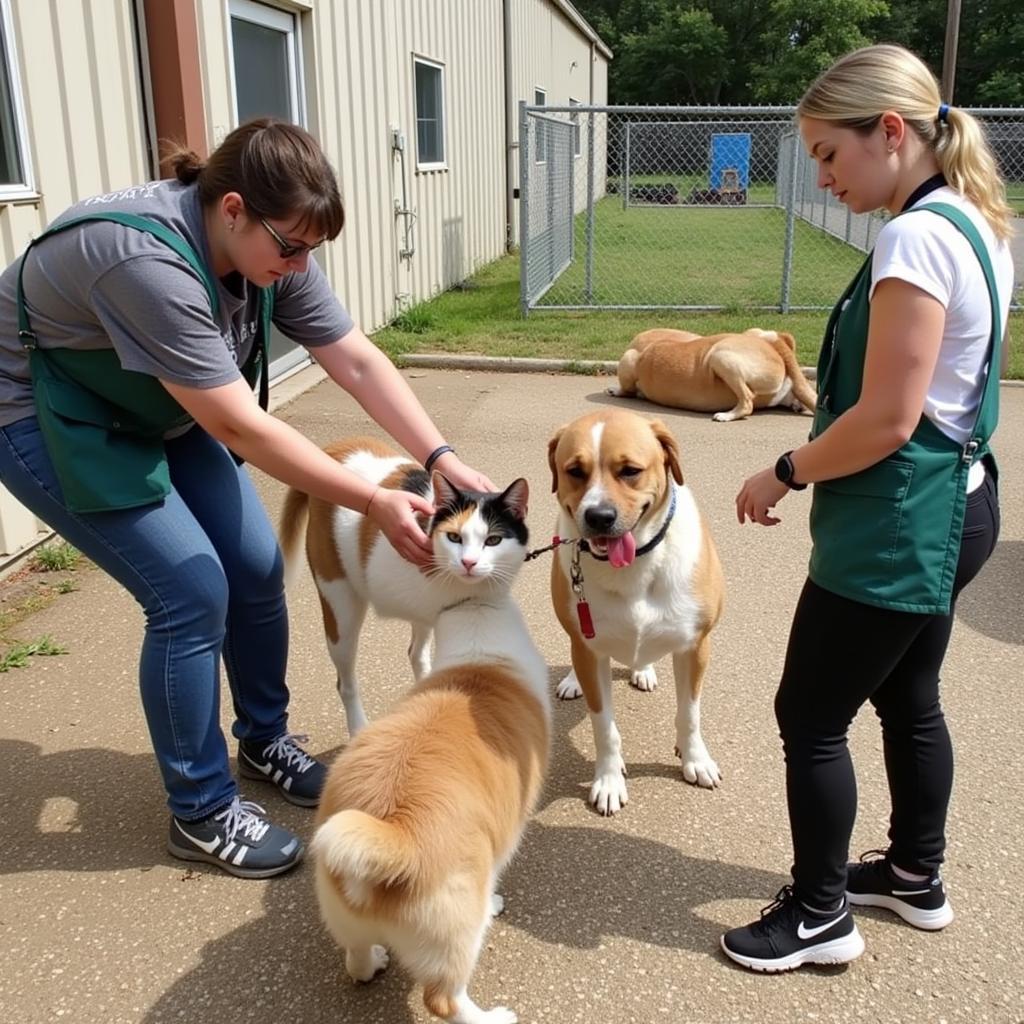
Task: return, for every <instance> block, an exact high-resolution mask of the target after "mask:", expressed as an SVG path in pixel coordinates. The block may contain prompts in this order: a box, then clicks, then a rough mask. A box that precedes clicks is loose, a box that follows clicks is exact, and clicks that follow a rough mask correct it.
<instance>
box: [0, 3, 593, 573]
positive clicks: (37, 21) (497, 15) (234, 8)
mask: <svg viewBox="0 0 1024 1024" xmlns="http://www.w3.org/2000/svg"><path fill="white" fill-rule="evenodd" d="M0 31H2V41H0V58H2V62H3V67H2V68H0V258H2V259H3V262H4V265H6V264H8V263H10V262H11V261H12V260H14V259H15V258H16V257H17V256H18V255H19V254H20V252H21V250H22V249H23V248H24V246H25V244H26V243H27V242H28V240H29V239H30V238H31V237H32V236H33V235H34V234H37V233H38V232H39V231H40V230H41V229H42V228H43V227H44V226H45V225H46V224H47V223H48V222H49V221H50V220H51V219H52V218H53V217H55V216H56V215H57V214H58V213H60V212H61V210H63V209H64V208H65V207H66V206H68V205H70V204H71V203H72V202H74V201H75V200H77V199H79V198H82V197H85V196H88V195H92V194H97V193H102V192H112V191H115V190H116V189H118V188H122V187H127V186H130V185H132V184H137V183H141V182H144V181H146V180H149V179H150V178H154V177H158V176H160V172H159V168H158V163H159V157H158V152H159V150H158V140H160V139H175V140H177V141H181V142H185V143H187V144H188V145H190V146H191V147H192V148H194V149H196V150H197V151H198V152H200V153H205V152H208V151H209V150H210V149H211V148H212V147H214V146H215V145H217V143H219V142H220V141H221V139H223V137H224V136H225V135H226V134H227V132H229V131H230V130H231V129H232V128H233V127H234V126H235V125H237V124H239V123H241V122H242V121H244V120H246V119H247V118H249V117H255V116H259V115H265V114H273V115H277V116H282V117H287V118H289V119H291V120H294V121H297V122H298V123H300V124H303V125H305V126H306V127H307V128H308V129H309V130H310V131H311V132H313V134H314V135H316V136H317V137H318V138H319V139H320V141H321V143H322V144H323V146H324V149H325V151H326V152H327V154H328V156H329V158H330V159H331V162H332V163H333V165H334V167H335V168H336V169H337V171H338V177H339V180H340V183H341V188H342V194H343V196H344V198H345V205H346V215H347V223H346V227H345V230H344V232H343V233H342V235H341V237H340V238H339V239H338V240H337V241H336V242H335V243H333V244H331V245H329V246H326V247H325V250H324V252H323V265H324V269H325V270H326V271H327V274H328V276H329V278H330V280H331V281H332V283H333V284H334V287H335V289H336V291H337V293H338V295H339V296H340V297H341V298H342V300H343V301H344V302H345V303H346V305H347V306H348V307H349V309H350V310H351V311H352V313H353V315H354V316H355V318H356V321H357V322H358V323H360V324H361V325H362V326H363V327H364V329H367V330H372V329H374V328H377V327H380V326H382V325H383V324H385V323H387V322H388V321H389V320H391V319H392V318H393V317H394V316H395V315H396V314H397V313H398V312H400V311H401V309H403V308H404V307H405V306H407V305H409V304H412V303H415V302H419V301H422V300H424V299H427V298H430V297H431V296H432V295H435V294H437V293H438V292H440V291H442V290H444V289H446V288H448V287H450V286H451V285H453V284H455V283H457V282H458V281H460V280H463V279H464V278H466V277H467V276H469V275H470V274H472V273H473V272H474V271H475V270H476V269H478V268H479V267H480V266H482V265H483V264H485V263H487V262H489V261H491V260H494V259H496V258H497V257H499V256H501V255H502V254H503V253H504V252H505V251H506V249H507V247H508V246H509V245H510V244H511V243H512V242H513V241H514V239H515V237H516V218H517V209H516V206H517V204H516V202H515V199H514V190H515V187H516V181H517V176H518V172H517V166H518V156H517V152H516V132H517V124H516V121H517V113H516V111H517V106H518V103H519V101H520V100H526V101H527V102H529V103H546V104H550V105H566V104H568V103H570V102H572V103H577V102H579V103H584V104H585V103H595V104H604V103H606V102H607V80H608V78H607V68H608V61H609V60H610V59H611V56H612V55H611V52H610V51H609V50H608V48H607V47H606V46H605V45H604V43H602V42H601V40H600V39H599V38H598V37H597V35H596V33H595V32H594V31H593V29H592V28H591V27H590V26H589V25H588V24H587V23H586V22H585V21H584V20H583V18H582V17H581V16H580V14H579V13H578V12H577V11H576V9H575V8H574V7H573V6H572V4H571V3H569V2H568V0H60V3H59V4H46V3H40V2H39V0H0ZM272 355H273V371H274V374H275V375H276V376H278V377H280V376H281V375H282V374H285V373H287V372H289V371H290V370H292V369H294V368H295V367H296V366H298V365H301V364H302V363H304V362H305V361H306V355H305V352H304V351H303V350H301V349H298V348H296V347H295V346H293V345H291V344H290V343H289V342H288V341H287V340H286V339H284V338H276V339H275V341H274V345H273V348H272ZM38 527H39V524H37V523H36V521H35V519H34V517H33V516H31V515H30V514H29V513H28V512H27V511H26V510H25V509H24V508H22V507H21V506H20V505H19V504H18V503H17V502H15V501H14V500H13V499H12V498H11V497H10V495H8V494H7V493H6V492H5V491H4V490H3V488H2V487H0V552H3V555H4V556H6V557H8V558H9V557H10V556H11V555H14V554H16V553H17V552H19V551H21V550H23V549H24V548H25V547H26V546H28V545H31V544H32V543H33V542H34V541H35V540H36V538H37V537H38V536H39V532H38Z"/></svg>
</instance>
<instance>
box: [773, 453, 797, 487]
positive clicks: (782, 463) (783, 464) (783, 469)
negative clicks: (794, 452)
mask: <svg viewBox="0 0 1024 1024" xmlns="http://www.w3.org/2000/svg"><path fill="white" fill-rule="evenodd" d="M775 476H776V477H777V478H778V480H779V482H780V483H784V484H788V483H789V481H790V480H792V479H793V463H792V462H790V460H789V456H788V455H780V456H779V461H778V462H776V463H775Z"/></svg>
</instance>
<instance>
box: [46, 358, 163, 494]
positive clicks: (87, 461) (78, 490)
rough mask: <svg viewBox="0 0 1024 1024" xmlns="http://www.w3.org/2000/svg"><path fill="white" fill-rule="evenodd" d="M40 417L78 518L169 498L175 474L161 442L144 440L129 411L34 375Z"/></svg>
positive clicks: (63, 489) (50, 377) (48, 449)
mask: <svg viewBox="0 0 1024 1024" xmlns="http://www.w3.org/2000/svg"><path fill="white" fill-rule="evenodd" d="M33 383H34V390H35V400H36V402H35V404H36V414H37V416H38V418H39V427H40V430H41V431H42V433H43V438H44V440H45V441H46V448H47V451H48V452H49V453H50V458H51V460H52V461H53V465H54V469H55V471H56V473H57V479H58V480H59V481H60V486H61V490H62V492H63V495H64V502H65V504H66V505H67V507H68V509H69V510H71V511H73V512H107V511H110V510H112V509H123V508H135V507H137V506H139V505H148V504H151V503H153V502H155V501H159V500H160V499H161V498H164V497H166V495H167V494H168V493H169V491H170V489H171V480H170V473H169V470H168V467H167V458H166V456H165V453H164V445H163V440H162V438H161V437H159V436H157V437H153V436H150V437H144V436H140V435H139V434H138V433H136V432H135V430H136V429H137V427H138V424H137V423H136V422H134V421H126V420H125V419H123V418H122V417H123V415H124V414H123V411H122V410H118V409H117V408H116V407H115V406H113V405H111V404H109V403H108V402H105V401H104V400H103V399H101V398H99V397H97V396H96V395H95V394H92V393H90V392H88V391H85V390H84V389H82V388H80V387H77V386H75V385H74V384H69V383H66V382H64V381H59V380H56V379H54V378H53V377H52V376H49V375H48V374H45V373H37V374H34V381H33Z"/></svg>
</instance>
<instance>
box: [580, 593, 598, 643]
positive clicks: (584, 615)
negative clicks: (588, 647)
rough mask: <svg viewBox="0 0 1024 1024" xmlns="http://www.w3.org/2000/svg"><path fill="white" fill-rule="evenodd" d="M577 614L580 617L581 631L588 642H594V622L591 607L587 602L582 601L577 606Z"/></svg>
mask: <svg viewBox="0 0 1024 1024" xmlns="http://www.w3.org/2000/svg"><path fill="white" fill-rule="evenodd" d="M576 614H577V615H578V616H579V617H580V629H581V630H583V635H584V636H585V637H586V638H587V639H588V640H593V638H594V636H595V634H594V620H593V619H592V618H591V617H590V605H589V604H587V602H586V601H580V602H578V603H577V605H576Z"/></svg>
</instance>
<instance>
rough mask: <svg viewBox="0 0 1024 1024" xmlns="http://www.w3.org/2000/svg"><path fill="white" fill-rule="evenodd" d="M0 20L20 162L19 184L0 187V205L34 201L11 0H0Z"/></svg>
mask: <svg viewBox="0 0 1024 1024" xmlns="http://www.w3.org/2000/svg"><path fill="white" fill-rule="evenodd" d="M0 17H2V18H3V46H4V58H5V60H6V62H7V74H8V82H7V85H8V88H9V89H10V92H11V107H12V108H13V110H12V113H13V116H14V133H15V139H14V142H15V145H16V146H17V148H18V158H19V159H20V161H21V174H22V179H23V180H22V181H20V182H15V183H14V184H10V185H5V184H0V203H9V202H12V201H14V200H18V199H37V198H38V197H39V192H38V191H37V190H36V184H35V173H34V171H33V168H32V147H31V146H30V145H29V134H28V121H27V120H26V118H25V103H24V99H23V97H22V93H21V71H20V68H19V65H18V48H17V47H16V46H15V45H14V19H13V18H12V17H11V0H0Z"/></svg>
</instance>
